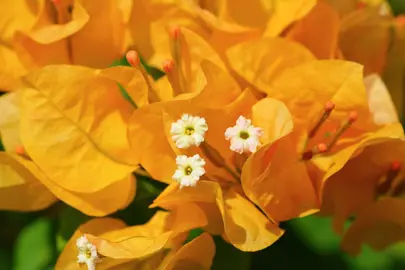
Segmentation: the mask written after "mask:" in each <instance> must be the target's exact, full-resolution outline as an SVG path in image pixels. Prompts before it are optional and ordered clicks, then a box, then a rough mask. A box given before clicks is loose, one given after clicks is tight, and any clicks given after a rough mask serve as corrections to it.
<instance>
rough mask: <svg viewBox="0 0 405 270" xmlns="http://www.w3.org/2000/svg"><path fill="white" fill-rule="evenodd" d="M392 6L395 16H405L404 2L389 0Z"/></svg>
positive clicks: (401, 0)
mask: <svg viewBox="0 0 405 270" xmlns="http://www.w3.org/2000/svg"><path fill="white" fill-rule="evenodd" d="M388 3H389V4H390V5H391V7H392V10H393V12H394V14H395V16H398V15H400V14H405V1H404V0H388Z"/></svg>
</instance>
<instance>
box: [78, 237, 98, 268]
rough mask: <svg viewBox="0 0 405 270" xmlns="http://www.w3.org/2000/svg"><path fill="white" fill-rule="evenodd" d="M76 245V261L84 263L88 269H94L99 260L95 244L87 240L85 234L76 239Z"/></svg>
mask: <svg viewBox="0 0 405 270" xmlns="http://www.w3.org/2000/svg"><path fill="white" fill-rule="evenodd" d="M76 246H77V249H78V250H79V255H77V262H78V263H85V264H86V265H87V269H88V270H95V269H96V263H98V262H100V259H99V257H98V255H97V249H96V246H94V245H93V244H92V243H90V242H89V240H87V238H86V236H82V237H80V238H79V239H77V240H76Z"/></svg>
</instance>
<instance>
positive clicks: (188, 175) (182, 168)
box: [173, 155, 205, 188]
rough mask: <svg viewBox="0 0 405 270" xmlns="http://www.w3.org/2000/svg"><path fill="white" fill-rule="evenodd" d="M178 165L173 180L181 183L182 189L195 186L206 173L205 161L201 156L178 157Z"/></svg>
mask: <svg viewBox="0 0 405 270" xmlns="http://www.w3.org/2000/svg"><path fill="white" fill-rule="evenodd" d="M176 163H177V170H176V172H175V173H174V175H173V179H174V180H176V181H177V182H179V184H180V188H182V187H193V186H195V185H196V184H197V182H198V180H200V177H201V176H202V175H203V174H204V173H205V170H204V165H205V160H204V159H202V158H201V157H200V156H199V155H194V156H192V157H187V156H184V155H181V156H178V157H177V158H176Z"/></svg>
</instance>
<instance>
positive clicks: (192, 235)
mask: <svg viewBox="0 0 405 270" xmlns="http://www.w3.org/2000/svg"><path fill="white" fill-rule="evenodd" d="M203 232H204V231H203V230H202V229H200V228H197V229H192V230H191V231H190V232H189V234H188V236H187V239H186V242H185V243H188V242H190V241H192V240H193V239H195V238H197V237H198V236H200V235H201V234H202V233H203Z"/></svg>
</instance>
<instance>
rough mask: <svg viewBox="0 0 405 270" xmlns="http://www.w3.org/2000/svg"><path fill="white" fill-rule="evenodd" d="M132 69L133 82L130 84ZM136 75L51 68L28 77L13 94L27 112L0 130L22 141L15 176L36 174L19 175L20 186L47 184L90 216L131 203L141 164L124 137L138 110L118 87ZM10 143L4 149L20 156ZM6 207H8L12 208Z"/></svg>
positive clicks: (117, 70) (16, 112) (16, 113)
mask: <svg viewBox="0 0 405 270" xmlns="http://www.w3.org/2000/svg"><path fill="white" fill-rule="evenodd" d="M128 72H129V73H132V75H133V76H132V77H133V80H130V81H125V80H124V79H125V76H124V75H126V74H128ZM111 74H112V75H111ZM114 76H116V77H114ZM138 76H141V75H140V74H138V73H137V71H136V70H135V69H130V68H125V67H117V68H110V69H106V70H95V69H90V68H85V67H79V66H77V67H75V66H49V67H46V68H43V69H41V70H38V71H36V72H33V73H30V74H29V75H28V76H26V77H25V78H24V88H22V89H21V91H19V92H17V93H13V94H12V95H17V94H18V95H19V96H20V102H21V107H19V106H14V107H13V108H14V111H12V110H9V112H10V114H11V113H13V117H14V119H15V121H19V123H20V124H19V125H13V126H12V129H11V132H10V130H8V131H7V129H5V128H4V126H6V125H4V124H3V125H2V127H1V128H0V132H1V133H2V136H3V137H4V138H6V139H7V138H9V137H17V138H19V137H20V136H21V142H22V145H17V146H18V147H24V148H23V153H19V154H20V157H18V158H19V159H17V160H16V161H15V162H14V163H15V165H13V166H17V165H18V166H19V167H15V168H14V170H15V172H14V174H15V173H18V172H19V171H21V170H24V171H27V170H28V172H30V174H29V173H25V174H23V175H21V177H23V180H20V182H21V183H20V184H22V183H23V182H24V181H31V182H32V181H33V180H35V181H36V182H35V183H36V184H37V185H40V184H39V183H42V184H43V185H45V186H46V187H47V188H48V189H49V190H50V191H51V192H52V193H53V194H54V195H55V196H56V197H58V198H59V199H60V200H63V201H64V202H66V203H67V204H70V205H72V206H73V207H75V208H77V209H79V210H81V211H83V212H85V213H86V214H88V215H95V216H103V215H107V214H109V213H112V212H115V211H116V210H118V209H121V208H124V207H125V206H126V205H127V204H128V203H129V202H130V201H132V198H133V196H134V194H135V185H136V183H135V181H134V179H133V176H132V172H133V171H134V170H135V169H136V168H137V167H138V166H137V165H138V161H137V160H136V159H134V158H133V154H132V150H131V149H130V146H129V145H128V140H127V139H126V134H127V124H128V120H129V118H130V116H131V114H132V112H133V110H134V107H133V106H132V105H131V104H130V103H129V102H128V101H126V100H125V99H124V98H123V96H122V94H121V92H120V90H119V86H118V84H119V83H120V82H121V83H122V84H121V85H122V86H123V87H127V84H131V83H132V82H137V81H138V80H137V77H138ZM54 80H56V81H54ZM55 82H57V83H55ZM58 83H59V85H58ZM10 104H12V103H10ZM10 107H11V105H10ZM10 119H12V118H10ZM4 131H7V133H4ZM5 142H6V145H5V146H6V149H7V150H8V151H9V152H14V151H15V148H14V149H13V148H12V146H13V144H12V143H14V142H13V141H10V145H9V141H8V140H5ZM10 155H11V154H10ZM18 161H19V162H18ZM20 168H23V169H20ZM27 183H28V184H29V183H30V182H27ZM27 192H30V190H29V189H28V186H27ZM18 198H19V197H14V200H17V199H18ZM26 199H27V200H29V197H26ZM11 200H13V199H12V198H11ZM107 202H108V203H107ZM29 207H30V206H28V209H27V210H29V209H30V208H29ZM43 207H46V205H43ZM2 208H6V209H7V204H5V205H3V206H2ZM37 208H40V207H37ZM21 210H24V209H21Z"/></svg>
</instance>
